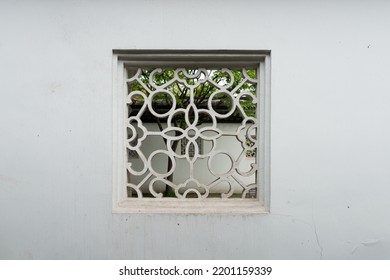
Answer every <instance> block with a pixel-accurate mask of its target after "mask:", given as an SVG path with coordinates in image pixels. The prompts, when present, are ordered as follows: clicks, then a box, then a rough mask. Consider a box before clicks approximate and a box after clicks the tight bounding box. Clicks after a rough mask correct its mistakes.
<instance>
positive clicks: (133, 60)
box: [112, 50, 271, 214]
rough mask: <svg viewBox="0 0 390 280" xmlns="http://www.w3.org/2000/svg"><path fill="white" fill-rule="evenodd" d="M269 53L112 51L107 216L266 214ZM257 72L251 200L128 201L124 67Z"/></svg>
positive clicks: (268, 160) (268, 198)
mask: <svg viewBox="0 0 390 280" xmlns="http://www.w3.org/2000/svg"><path fill="white" fill-rule="evenodd" d="M270 60H271V57H270V51H264V50H244V51H239V50H234V51H229V50H223V51H221V50H114V51H113V208H112V212H113V213H183V214H188V213H192V214H257V213H269V211H270V109H271V104H270V101H271V100H270V82H271V77H270V70H271V68H270ZM127 65H129V66H138V67H142V66H150V65H153V66H156V67H157V66H161V67H162V66H180V67H191V66H200V65H201V66H202V67H208V66H209V67H216V66H217V67H233V66H237V67H241V66H243V67H244V66H252V67H253V66H255V67H257V73H258V74H257V75H259V83H258V86H257V87H258V88H257V94H258V98H259V104H258V106H257V119H258V122H259V129H257V139H258V149H257V153H256V157H257V162H258V171H257V193H258V194H260V195H259V196H258V198H257V199H242V198H239V199H228V200H221V199H214V198H210V199H206V200H201V201H199V200H191V199H184V200H178V199H176V198H164V199H160V200H158V199H154V198H143V199H137V198H128V197H127V192H126V185H127V170H126V145H125V140H126V136H125V133H124V131H125V130H124V127H125V116H124V115H125V112H126V110H125V108H126V107H125V106H126V96H127V86H126V82H125V79H126V78H125V71H124V70H125V66H127Z"/></svg>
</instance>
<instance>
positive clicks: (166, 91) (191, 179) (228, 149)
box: [117, 55, 266, 206]
mask: <svg viewBox="0 0 390 280" xmlns="http://www.w3.org/2000/svg"><path fill="white" fill-rule="evenodd" d="M157 56H158V55H157ZM141 57H142V56H141ZM164 57H165V56H164ZM184 57H185V56H184ZM261 57H264V56H261ZM117 58H118V61H119V62H121V63H119V68H120V69H119V70H121V71H122V75H123V79H122V80H121V81H122V82H121V83H122V86H120V85H119V87H118V88H119V89H120V88H123V91H124V93H123V94H124V98H123V101H124V104H123V105H124V107H123V108H124V114H123V120H124V122H123V123H124V126H122V127H121V126H119V127H118V129H119V130H120V129H123V131H124V133H123V135H124V136H123V140H124V143H125V145H124V149H125V150H126V151H127V152H126V155H127V156H126V157H125V158H124V164H123V168H124V169H125V172H124V173H125V176H124V180H123V183H124V184H125V191H122V192H121V191H119V193H121V197H122V199H123V201H125V202H128V203H130V202H131V201H148V202H152V201H153V200H155V201H158V202H167V201H169V202H174V201H179V202H184V201H186V202H188V201H202V202H205V201H213V202H216V201H218V200H219V201H225V202H226V201H236V200H237V199H238V200H240V201H260V204H259V205H262V206H264V193H265V191H264V186H261V184H264V181H265V180H264V177H263V174H264V159H265V158H264V156H262V155H261V154H260V156H259V153H258V152H257V151H258V148H259V146H261V145H264V141H262V143H260V142H259V140H258V139H261V137H260V138H259V137H258V136H259V131H261V130H264V127H263V126H264V117H262V116H264V112H262V111H261V110H260V109H261V108H263V107H264V104H262V103H264V102H265V99H264V93H262V90H264V85H263V84H262V83H264V84H265V82H266V80H265V78H264V77H265V75H264V73H262V72H261V71H262V70H263V71H264V69H265V67H260V65H261V63H262V62H263V60H260V62H256V63H253V62H242V61H241V60H240V62H237V63H235V62H234V61H233V62H229V63H223V62H222V63H221V62H220V61H217V62H215V61H211V62H209V61H208V60H209V59H212V56H210V57H209V56H205V57H202V59H201V60H200V61H199V60H195V61H182V59H175V58H171V59H167V61H166V62H165V63H164V62H161V60H159V59H157V58H156V60H155V61H153V60H150V58H149V59H148V60H145V61H144V60H140V61H138V60H137V59H135V60H134V61H133V60H131V59H128V61H127V59H125V58H122V60H123V61H121V58H120V55H118V56H117ZM165 59H166V58H165ZM129 62H130V63H129ZM213 64H215V65H213ZM262 77H263V78H262ZM119 91H121V90H119ZM119 106H120V104H119ZM262 137H263V138H264V134H262ZM119 143H120V141H119ZM260 148H261V147H260ZM263 154H264V152H263ZM119 188H120V187H119ZM259 190H260V192H259ZM261 191H263V192H261ZM217 204H218V203H217ZM171 205H173V204H171Z"/></svg>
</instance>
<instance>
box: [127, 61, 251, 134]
mask: <svg viewBox="0 0 390 280" xmlns="http://www.w3.org/2000/svg"><path fill="white" fill-rule="evenodd" d="M185 71H186V72H187V74H188V75H189V76H191V75H194V74H195V73H196V72H197V69H186V70H185ZM246 71H247V72H246V73H247V75H248V76H249V77H250V78H256V70H246ZM151 72H152V70H149V69H143V70H142V73H141V75H140V80H141V82H142V83H140V82H137V81H135V82H133V83H131V84H130V85H129V91H130V92H131V91H141V92H143V93H144V94H145V95H147V96H148V95H149V92H148V90H149V91H154V90H155V89H154V88H153V86H152V85H151V83H150V82H149V79H150V75H151ZM231 72H232V74H233V77H234V81H233V83H232V85H231V86H230V87H229V88H228V90H229V91H234V92H235V93H234V94H235V95H237V94H239V93H240V92H248V94H247V95H243V96H242V97H241V99H240V104H241V106H242V108H243V110H244V111H245V114H246V115H247V116H249V117H255V114H256V113H255V112H256V105H255V104H253V102H252V101H253V100H252V97H251V95H255V94H256V84H253V83H251V82H248V81H247V82H244V83H243V80H244V75H243V73H242V71H241V70H234V69H232V70H231ZM208 74H209V77H210V78H211V80H212V81H213V82H214V83H216V84H218V85H221V86H225V85H227V84H229V83H231V77H230V75H229V74H228V73H224V72H222V70H208ZM188 75H187V76H188ZM203 75H204V74H202V75H200V76H199V77H195V78H188V77H186V76H185V75H184V73H183V72H179V73H178V77H179V81H175V82H173V83H171V84H170V85H169V86H167V87H166V90H168V91H170V92H171V93H173V95H174V96H175V99H176V108H186V107H188V105H189V104H190V89H189V88H188V87H187V86H186V83H187V84H188V85H195V84H197V83H198V82H199V81H200V84H199V85H198V86H197V87H196V88H195V89H194V103H195V105H196V106H197V107H198V108H202V107H205V106H206V104H207V102H208V99H209V97H210V96H211V95H212V94H213V93H214V92H215V91H217V90H218V88H217V87H215V86H214V85H213V84H212V83H210V82H208V81H204V82H202V80H203V79H204V78H205V77H204V76H203ZM174 76H175V70H174V69H164V70H163V71H161V72H160V73H155V74H154V75H153V82H154V83H155V84H156V85H157V86H161V85H164V84H166V83H168V82H169V81H171V80H172V79H174ZM181 81H182V82H181ZM133 98H134V100H133V101H135V102H142V97H141V96H139V95H138V96H137V95H135V96H134V97H133ZM213 101H214V103H213V104H215V107H214V105H213V107H214V109H215V110H216V111H217V112H218V108H219V109H220V108H225V110H230V109H231V106H232V97H231V96H230V95H229V94H223V93H221V94H217V95H215V96H214V97H213ZM153 103H156V106H158V104H166V105H169V106H170V105H172V100H171V97H169V96H168V95H167V94H164V93H161V94H157V95H155V96H154V98H153V100H152V104H153ZM233 115H234V116H236V117H239V116H241V117H244V116H242V113H241V112H240V111H239V110H238V109H237V110H236V111H235V112H234V114H233ZM208 120H209V117H208V116H207V115H203V116H200V118H199V122H198V124H197V125H200V124H202V123H204V122H207V121H208ZM174 122H175V125H176V126H177V127H181V128H186V123H185V121H184V116H183V115H178V116H175V118H174Z"/></svg>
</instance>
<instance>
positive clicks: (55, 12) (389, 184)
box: [0, 0, 390, 259]
mask: <svg viewBox="0 0 390 280" xmlns="http://www.w3.org/2000/svg"><path fill="white" fill-rule="evenodd" d="M205 5H207V7H205ZM389 9H390V3H389V2H386V1H380V0H377V1H347V0H346V1H337V2H336V1H294V3H292V1H239V2H237V1H230V0H229V1H227V0H224V1H59V0H58V1H48V0H47V1H27V0H24V1H11V0H3V1H1V2H0V94H1V98H0V144H1V145H0V248H1V249H0V258H3V259H14V258H16V259H29V258H33V259H42V258H43V259H63V258H65V259H97V258H108V259H111V258H114V259H121V258H137V259H151V258H154V259H155V258H162V259H165V258H168V259H172V258H176V259H180V258H197V259H203V258H207V259H213V258H223V259H225V258H232V259H233V258H260V259H281V258H282V259H318V258H324V259H374V258H375V259H378V258H386V259H389V258H390V240H389V236H390V223H389V219H388V205H389V198H390V172H389V166H390V148H389V143H390V131H389V127H390V126H389V120H390V110H389V106H390V94H389V90H390V79H389V78H388V75H389V74H388V72H389V69H390V56H389V55H388V50H389V49H390V40H389V36H388V27H389V25H390V17H389V16H388V14H389V11H390V10H389ZM119 48H123V49H134V48H136V49H147V48H151V49H153V48H158V49H165V48H170V49H270V50H271V51H272V113H271V114H272V122H271V130H272V135H271V137H272V142H271V152H272V155H271V161H272V166H271V172H272V175H271V181H272V184H271V189H272V193H271V214H269V215H250V216H242V215H240V216H226V215H225V216H219V215H214V216H204V215H198V216H197V215H134V214H131V215H120V214H115V215H114V214H112V213H111V201H112V199H111V190H112V186H111V182H112V49H119ZM237 236H239V238H237Z"/></svg>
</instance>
